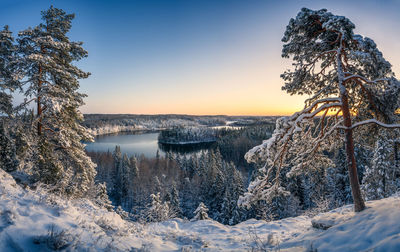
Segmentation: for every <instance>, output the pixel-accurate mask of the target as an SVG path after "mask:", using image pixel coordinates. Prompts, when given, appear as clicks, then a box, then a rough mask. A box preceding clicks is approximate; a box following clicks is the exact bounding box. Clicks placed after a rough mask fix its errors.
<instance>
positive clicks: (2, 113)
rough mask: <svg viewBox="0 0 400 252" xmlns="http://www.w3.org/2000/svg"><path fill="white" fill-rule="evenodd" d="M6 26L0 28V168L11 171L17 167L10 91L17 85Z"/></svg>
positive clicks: (9, 35)
mask: <svg viewBox="0 0 400 252" xmlns="http://www.w3.org/2000/svg"><path fill="white" fill-rule="evenodd" d="M13 42H14V39H13V37H12V33H11V32H10V31H9V29H8V26H5V27H4V29H3V30H0V168H1V169H4V170H6V171H13V170H15V169H16V168H17V165H18V160H17V157H16V148H15V141H14V139H13V138H12V137H11V135H12V134H10V133H11V132H10V130H12V129H13V128H14V127H11V123H12V119H13V118H14V116H15V115H14V113H13V106H12V95H11V94H12V92H14V90H15V89H16V88H18V87H19V84H20V83H19V81H18V76H17V75H16V68H15V63H16V55H15V52H16V48H15V46H14V44H13Z"/></svg>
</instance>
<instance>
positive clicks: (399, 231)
mask: <svg viewBox="0 0 400 252" xmlns="http://www.w3.org/2000/svg"><path fill="white" fill-rule="evenodd" d="M367 206H368V209H366V210H365V211H363V212H361V213H357V214H356V213H354V212H353V211H352V209H351V206H345V207H342V208H339V209H336V210H334V211H331V212H329V213H325V214H320V215H319V216H317V217H315V218H314V219H310V218H308V217H305V216H300V217H296V218H287V219H283V220H280V221H274V222H265V221H258V220H248V221H245V222H242V223H240V224H238V225H236V226H224V225H222V224H219V223H218V222H215V221H211V220H206V221H197V222H189V221H183V220H181V219H172V220H169V221H166V222H162V223H153V224H150V225H140V224H137V223H132V222H129V221H125V220H123V219H121V218H120V216H119V215H117V214H116V213H114V212H108V211H107V210H105V209H102V208H99V207H97V206H95V205H93V204H92V203H91V202H89V201H83V200H76V201H65V200H62V199H60V198H57V197H54V196H52V197H50V196H48V195H47V194H45V192H44V191H43V190H37V191H30V190H25V189H22V188H21V187H20V186H18V185H17V184H16V183H15V181H14V180H13V179H12V178H11V177H10V176H9V175H8V174H7V173H5V172H4V171H2V170H1V169H0V251H50V250H51V248H53V249H56V248H58V249H65V250H67V251H75V250H78V251H82V250H83V251H129V250H130V251H200V250H201V251H269V250H272V251H275V250H280V251H316V250H318V251H400V197H399V196H393V197H391V198H388V199H383V200H380V201H370V202H368V203H367ZM312 222H313V225H314V226H318V227H319V228H318V229H317V228H314V227H313V225H312ZM324 229H326V230H324Z"/></svg>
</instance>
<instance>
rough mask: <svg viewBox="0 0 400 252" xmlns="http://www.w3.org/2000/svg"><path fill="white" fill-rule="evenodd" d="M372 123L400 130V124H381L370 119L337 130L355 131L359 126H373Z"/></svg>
mask: <svg viewBox="0 0 400 252" xmlns="http://www.w3.org/2000/svg"><path fill="white" fill-rule="evenodd" d="M371 123H374V124H377V125H379V126H381V127H384V128H400V124H386V123H383V122H380V121H378V120H376V119H368V120H364V121H361V122H357V123H355V124H353V125H352V126H351V127H345V126H339V127H337V128H338V129H345V130H346V129H354V128H356V127H358V126H362V125H366V124H371Z"/></svg>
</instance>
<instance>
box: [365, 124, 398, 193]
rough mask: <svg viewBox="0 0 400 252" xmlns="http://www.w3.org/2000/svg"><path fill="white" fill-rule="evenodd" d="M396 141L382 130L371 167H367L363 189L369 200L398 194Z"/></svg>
mask: <svg viewBox="0 0 400 252" xmlns="http://www.w3.org/2000/svg"><path fill="white" fill-rule="evenodd" d="M393 140H394V139H392V138H391V137H389V135H388V132H386V131H384V130H380V132H379V139H378V140H377V141H376V144H375V150H374V156H373V158H372V162H371V165H370V166H368V167H367V169H366V171H365V173H364V178H363V184H362V188H363V190H364V193H365V197H366V199H367V200H376V199H382V198H385V197H388V196H390V195H392V194H393V193H395V192H396V190H397V185H396V173H397V172H398V171H397V167H396V165H395V162H394V161H395V157H394V155H395V153H394V141H393Z"/></svg>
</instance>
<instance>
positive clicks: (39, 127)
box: [36, 66, 43, 136]
mask: <svg viewBox="0 0 400 252" xmlns="http://www.w3.org/2000/svg"><path fill="white" fill-rule="evenodd" d="M42 71H43V70H42V66H39V81H38V89H37V92H38V93H37V99H36V102H37V117H38V125H37V134H38V136H40V135H42V105H41V103H40V100H41V96H40V92H41V89H42Z"/></svg>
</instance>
